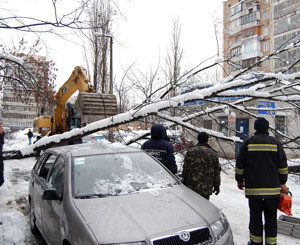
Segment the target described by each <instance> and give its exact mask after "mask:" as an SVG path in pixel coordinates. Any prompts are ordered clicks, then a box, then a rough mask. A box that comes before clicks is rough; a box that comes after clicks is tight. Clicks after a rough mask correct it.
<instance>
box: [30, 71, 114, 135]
mask: <svg viewBox="0 0 300 245" xmlns="http://www.w3.org/2000/svg"><path fill="white" fill-rule="evenodd" d="M77 90H78V91H79V94H78V97H77V101H76V103H75V106H76V110H77V112H78V114H79V116H78V117H79V118H80V119H79V121H80V122H79V124H81V125H84V124H89V123H91V122H94V121H97V120H101V119H103V118H106V117H110V116H113V115H116V113H117V99H116V96H115V95H113V94H100V93H96V91H95V89H94V88H93V87H92V86H90V85H89V79H88V78H87V76H86V74H85V71H84V69H83V68H82V67H81V66H76V67H75V69H74V70H73V72H72V74H71V76H70V77H69V79H68V80H67V81H66V82H65V83H64V84H63V85H62V86H61V87H60V89H59V90H58V92H57V93H56V95H55V108H54V110H53V117H52V118H51V116H50V115H48V116H47V115H42V116H40V117H38V118H36V119H34V130H35V132H39V133H40V134H41V135H47V134H49V133H51V134H59V133H63V132H66V131H69V130H70V129H71V126H70V125H68V122H67V112H66V104H67V102H68V100H69V98H70V97H71V96H72V95H73V94H74V93H75V92H76V91H77ZM68 119H69V121H71V120H70V117H69V118H68ZM73 119H75V117H73ZM76 120H77V119H76Z"/></svg>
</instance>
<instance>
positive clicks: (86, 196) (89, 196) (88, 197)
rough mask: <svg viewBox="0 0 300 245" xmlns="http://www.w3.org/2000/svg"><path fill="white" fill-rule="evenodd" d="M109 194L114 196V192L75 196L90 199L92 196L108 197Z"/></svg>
mask: <svg viewBox="0 0 300 245" xmlns="http://www.w3.org/2000/svg"><path fill="white" fill-rule="evenodd" d="M108 196H114V195H113V194H109V193H107V194H88V195H81V196H76V197H75V198H80V199H90V198H95V197H98V198H102V197H108Z"/></svg>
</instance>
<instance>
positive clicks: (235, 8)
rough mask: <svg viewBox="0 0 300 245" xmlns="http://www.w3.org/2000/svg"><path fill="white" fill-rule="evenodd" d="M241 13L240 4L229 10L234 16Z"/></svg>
mask: <svg viewBox="0 0 300 245" xmlns="http://www.w3.org/2000/svg"><path fill="white" fill-rule="evenodd" d="M241 11H242V4H241V3H239V4H237V5H235V6H233V7H232V8H231V15H235V14H236V13H238V12H241Z"/></svg>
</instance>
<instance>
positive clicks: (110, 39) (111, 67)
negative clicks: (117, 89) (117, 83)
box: [95, 32, 113, 94]
mask: <svg viewBox="0 0 300 245" xmlns="http://www.w3.org/2000/svg"><path fill="white" fill-rule="evenodd" d="M95 36H96V37H108V38H109V43H110V61H109V63H110V64H109V94H112V93H113V38H112V36H109V35H102V34H101V33H99V32H96V33H95Z"/></svg>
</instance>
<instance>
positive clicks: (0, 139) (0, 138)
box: [0, 122, 5, 186]
mask: <svg viewBox="0 0 300 245" xmlns="http://www.w3.org/2000/svg"><path fill="white" fill-rule="evenodd" d="M4 135H5V133H4V131H3V127H2V123H1V122H0V186H1V185H3V183H4V166H3V156H2V151H3V145H4Z"/></svg>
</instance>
